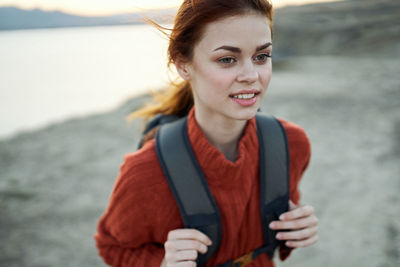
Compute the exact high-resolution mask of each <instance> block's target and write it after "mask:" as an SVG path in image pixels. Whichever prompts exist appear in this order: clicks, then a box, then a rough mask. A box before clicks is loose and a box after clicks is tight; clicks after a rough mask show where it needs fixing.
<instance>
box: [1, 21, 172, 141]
mask: <svg viewBox="0 0 400 267" xmlns="http://www.w3.org/2000/svg"><path fill="white" fill-rule="evenodd" d="M166 49H167V41H166V38H165V37H163V36H162V35H161V34H160V33H159V32H157V31H156V30H155V29H154V28H153V27H151V26H149V25H139V26H132V25H129V26H113V27H85V28H61V29H40V30H23V31H4V32H0V138H4V137H8V136H11V135H13V134H15V133H16V132H19V131H21V130H31V129H35V128H38V127H42V126H44V125H47V124H49V123H53V122H58V121H62V120H64V119H66V118H69V117H75V116H85V115H88V114H91V113H97V112H104V111H107V110H110V109H112V108H115V107H116V106H117V105H119V104H120V103H121V102H123V101H124V100H126V99H127V98H129V97H132V96H134V95H138V94H140V93H143V92H146V91H148V90H150V89H157V88H161V87H163V86H165V85H166V84H167V83H168V73H167V67H166Z"/></svg>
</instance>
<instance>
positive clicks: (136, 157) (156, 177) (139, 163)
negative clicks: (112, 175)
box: [114, 140, 165, 192]
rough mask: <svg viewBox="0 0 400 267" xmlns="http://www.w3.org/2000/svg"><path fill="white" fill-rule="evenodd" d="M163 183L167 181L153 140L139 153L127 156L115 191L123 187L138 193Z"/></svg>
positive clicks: (121, 167)
mask: <svg viewBox="0 0 400 267" xmlns="http://www.w3.org/2000/svg"><path fill="white" fill-rule="evenodd" d="M163 183H165V179H164V176H163V172H162V169H161V166H160V164H159V161H158V158H157V153H156V150H155V140H151V141H149V142H147V143H146V144H145V145H144V146H143V147H142V148H141V149H139V150H138V151H136V152H134V153H130V154H126V155H125V157H124V161H123V163H122V164H121V166H120V174H119V177H118V179H117V182H116V184H115V188H114V190H116V191H118V190H119V189H120V188H118V187H123V188H125V189H129V190H132V189H134V191H136V192H138V191H141V190H146V188H149V187H153V186H155V185H157V184H163Z"/></svg>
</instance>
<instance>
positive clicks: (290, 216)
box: [279, 205, 314, 221]
mask: <svg viewBox="0 0 400 267" xmlns="http://www.w3.org/2000/svg"><path fill="white" fill-rule="evenodd" d="M312 214H314V208H313V207H312V206H310V205H307V206H303V207H297V208H295V209H293V210H290V211H288V212H285V213H282V214H281V216H279V219H280V220H283V221H287V220H294V219H298V218H302V217H307V216H310V215H312Z"/></svg>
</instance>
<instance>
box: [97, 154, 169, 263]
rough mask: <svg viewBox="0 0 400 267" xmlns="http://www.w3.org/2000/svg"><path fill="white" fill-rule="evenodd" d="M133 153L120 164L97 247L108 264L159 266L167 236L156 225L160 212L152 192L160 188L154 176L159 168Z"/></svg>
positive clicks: (157, 175)
mask: <svg viewBox="0 0 400 267" xmlns="http://www.w3.org/2000/svg"><path fill="white" fill-rule="evenodd" d="M132 155H133V156H132ZM132 155H131V156H127V157H126V158H125V161H124V163H123V164H122V165H121V168H120V174H119V176H118V178H117V180H116V182H115V185H114V188H113V191H112V194H111V197H110V201H109V204H108V207H107V209H106V211H105V213H104V214H103V216H102V217H101V218H100V221H99V223H98V226H97V234H96V235H95V241H96V246H97V248H98V252H99V255H100V256H101V257H102V258H103V260H104V262H106V263H107V264H109V265H111V266H121V267H127V266H130V267H131V266H132V267H134V266H150V267H152V266H154V267H155V266H160V263H161V261H162V259H163V257H164V248H163V245H162V244H163V240H164V239H165V238H166V236H165V234H164V233H163V232H162V231H161V230H160V228H162V227H157V226H158V225H160V224H162V220H161V218H160V217H161V216H162V215H161V214H160V206H159V205H158V203H159V200H157V199H158V197H157V194H153V192H154V191H158V190H159V189H160V184H161V183H162V182H160V181H159V180H161V179H158V180H157V177H160V172H161V170H158V166H157V164H154V162H151V161H149V160H148V159H146V155H143V154H142V155H140V156H135V154H132ZM152 163H153V164H152ZM148 164H152V166H151V168H150V167H149V166H148ZM155 165H156V166H155ZM161 177H162V176H161ZM150 178H151V179H150Z"/></svg>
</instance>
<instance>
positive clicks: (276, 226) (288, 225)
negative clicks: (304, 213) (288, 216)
mask: <svg viewBox="0 0 400 267" xmlns="http://www.w3.org/2000/svg"><path fill="white" fill-rule="evenodd" d="M316 225H318V219H317V217H315V216H314V215H312V216H308V217H305V218H301V219H297V220H291V221H273V222H271V223H270V224H269V227H270V228H271V229H273V230H300V229H303V228H308V227H312V226H316Z"/></svg>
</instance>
